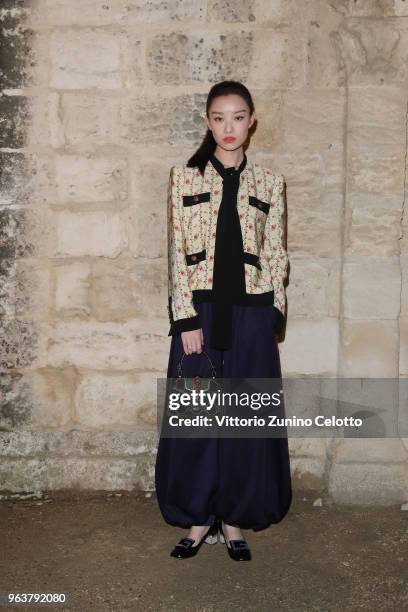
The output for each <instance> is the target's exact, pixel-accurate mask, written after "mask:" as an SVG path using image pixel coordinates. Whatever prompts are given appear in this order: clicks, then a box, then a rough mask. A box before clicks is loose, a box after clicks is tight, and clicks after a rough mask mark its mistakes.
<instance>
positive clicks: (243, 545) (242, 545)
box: [229, 540, 249, 550]
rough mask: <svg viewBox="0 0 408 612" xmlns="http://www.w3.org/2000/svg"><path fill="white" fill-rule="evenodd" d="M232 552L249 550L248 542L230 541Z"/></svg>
mask: <svg viewBox="0 0 408 612" xmlns="http://www.w3.org/2000/svg"><path fill="white" fill-rule="evenodd" d="M229 543H230V544H231V548H232V550H243V549H246V550H249V546H248V542H247V541H246V540H230V541H229Z"/></svg>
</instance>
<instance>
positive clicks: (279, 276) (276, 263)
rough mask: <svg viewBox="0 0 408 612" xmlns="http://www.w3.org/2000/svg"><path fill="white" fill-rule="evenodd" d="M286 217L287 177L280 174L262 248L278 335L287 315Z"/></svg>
mask: <svg viewBox="0 0 408 612" xmlns="http://www.w3.org/2000/svg"><path fill="white" fill-rule="evenodd" d="M284 217H285V177H284V176H283V174H278V175H275V180H274V184H273V185H272V195H271V199H270V208H269V212H268V218H267V220H266V223H265V234H264V241H263V247H262V251H263V253H262V256H263V257H264V258H265V259H266V261H267V262H268V264H269V271H270V274H271V279H272V284H273V289H274V313H275V315H276V322H275V332H276V333H279V332H280V331H281V329H282V328H283V325H284V322H285V315H286V294H285V287H284V280H285V278H286V275H287V269H288V263H289V259H288V255H287V252H286V249H285V246H284Z"/></svg>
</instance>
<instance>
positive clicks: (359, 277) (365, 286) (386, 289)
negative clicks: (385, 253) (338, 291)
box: [343, 258, 401, 325]
mask: <svg viewBox="0 0 408 612" xmlns="http://www.w3.org/2000/svg"><path fill="white" fill-rule="evenodd" d="M400 292H401V273H400V269H399V265H398V262H397V261H395V260H394V259H392V258H389V259H388V260H384V259H383V260H381V259H380V260H379V259H374V260H372V261H370V260H369V261H367V260H366V259H365V258H363V259H360V261H357V262H346V263H345V264H344V267H343V308H344V316H345V317H347V318H349V319H361V320H364V319H397V317H398V314H399V310H400ZM369 325H370V323H369Z"/></svg>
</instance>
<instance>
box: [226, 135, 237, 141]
mask: <svg viewBox="0 0 408 612" xmlns="http://www.w3.org/2000/svg"><path fill="white" fill-rule="evenodd" d="M234 140H236V138H235V136H226V137H225V138H223V141H224V142H234Z"/></svg>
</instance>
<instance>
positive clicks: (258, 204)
mask: <svg viewBox="0 0 408 612" xmlns="http://www.w3.org/2000/svg"><path fill="white" fill-rule="evenodd" d="M249 204H250V205H251V206H254V207H255V208H257V209H258V210H260V211H262V212H263V213H265V215H267V214H268V212H269V208H270V204H268V202H263V201H262V200H260V199H259V198H256V197H255V196H249Z"/></svg>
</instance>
